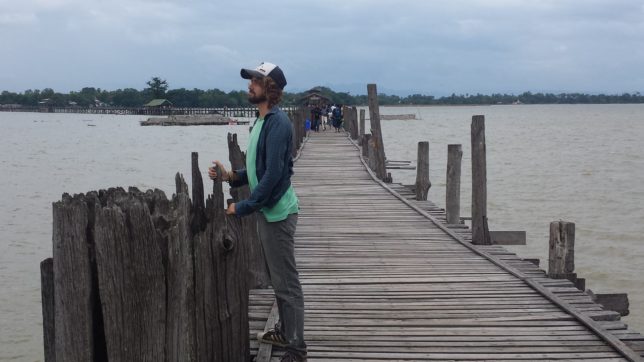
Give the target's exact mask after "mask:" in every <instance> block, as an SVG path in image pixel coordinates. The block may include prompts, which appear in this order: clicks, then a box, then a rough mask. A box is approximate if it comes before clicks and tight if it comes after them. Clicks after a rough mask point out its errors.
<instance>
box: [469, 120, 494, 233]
mask: <svg viewBox="0 0 644 362" xmlns="http://www.w3.org/2000/svg"><path fill="white" fill-rule="evenodd" d="M486 172H487V171H486V161H485V117H484V116H482V115H476V116H472V243H473V244H477V245H490V244H492V240H491V238H490V231H489V228H488V224H487V221H488V219H487V174H486Z"/></svg>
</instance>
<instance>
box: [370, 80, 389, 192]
mask: <svg viewBox="0 0 644 362" xmlns="http://www.w3.org/2000/svg"><path fill="white" fill-rule="evenodd" d="M367 93H368V95H367V97H368V101H369V118H370V121H371V140H370V141H369V142H370V144H372V145H373V147H374V150H373V161H372V160H371V157H370V162H371V163H372V164H373V165H374V167H375V168H372V169H373V171H374V172H375V173H376V176H378V178H379V179H380V180H383V181H384V180H387V169H386V167H385V146H384V142H383V140H382V131H381V128H380V106H379V104H378V91H377V89H376V85H375V84H367Z"/></svg>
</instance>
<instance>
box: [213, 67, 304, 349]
mask: <svg viewBox="0 0 644 362" xmlns="http://www.w3.org/2000/svg"><path fill="white" fill-rule="evenodd" d="M241 76H242V78H244V79H249V80H250V82H249V83H248V100H249V101H250V102H251V103H253V104H255V105H257V108H258V109H259V117H258V118H257V120H255V125H254V126H253V129H252V130H251V133H250V136H249V139H248V150H247V152H246V168H245V169H240V170H234V171H230V172H229V171H226V169H225V168H224V167H223V165H222V164H221V162H219V161H215V162H214V163H215V164H216V165H217V166H218V167H219V170H220V174H221V178H222V180H224V181H228V182H229V183H230V185H231V187H237V186H242V185H245V184H248V185H249V186H250V190H251V195H250V197H249V198H248V199H246V200H242V201H239V202H237V203H232V204H230V205H229V206H228V209H227V210H226V213H228V214H235V215H238V216H245V215H248V214H251V213H253V212H256V211H259V212H260V215H259V217H258V218H257V229H258V231H259V238H260V240H261V243H262V249H263V250H264V258H265V260H266V265H267V266H268V271H269V274H270V277H271V284H272V285H273V290H274V291H275V299H276V300H277V306H278V309H279V319H280V321H279V322H278V324H277V325H275V328H274V329H271V330H269V331H268V332H260V333H259V335H258V336H257V339H258V340H259V341H261V342H264V343H271V344H273V345H275V346H279V347H284V348H286V353H285V354H284V355H283V356H282V358H281V360H280V361H282V362H301V361H306V359H307V358H306V343H305V342H304V296H303V293H302V287H301V285H300V280H299V275H298V272H297V268H296V265H295V245H294V235H295V228H296V226H297V216H298V210H299V201H298V199H297V196H296V195H295V190H294V189H293V186H292V185H291V175H292V174H293V159H292V156H291V155H292V149H293V125H292V124H291V121H290V120H289V118H288V116H287V115H286V113H284V111H282V110H281V109H280V108H279V107H278V106H277V104H278V103H279V102H280V100H281V98H282V92H283V89H284V86H285V85H286V78H285V77H284V73H283V72H282V70H281V69H280V68H279V67H278V66H276V65H275V64H271V63H262V64H260V65H259V66H258V67H257V68H255V69H242V70H241ZM208 175H209V176H210V178H211V179H213V180H214V179H216V178H217V172H216V169H215V168H214V167H211V168H210V169H209V170H208Z"/></svg>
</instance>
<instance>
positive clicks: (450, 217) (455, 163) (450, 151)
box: [445, 145, 463, 224]
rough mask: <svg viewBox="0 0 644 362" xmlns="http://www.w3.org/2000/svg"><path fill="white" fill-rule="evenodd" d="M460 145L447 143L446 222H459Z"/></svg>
mask: <svg viewBox="0 0 644 362" xmlns="http://www.w3.org/2000/svg"><path fill="white" fill-rule="evenodd" d="M462 158H463V150H462V148H461V145H447V177H446V181H447V190H446V192H445V212H446V214H447V223H448V224H460V223H461V159H462Z"/></svg>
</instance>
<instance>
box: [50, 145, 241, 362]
mask: <svg viewBox="0 0 644 362" xmlns="http://www.w3.org/2000/svg"><path fill="white" fill-rule="evenodd" d="M192 157H193V158H192V161H193V169H192V181H193V182H192V185H193V191H192V195H193V200H191V199H190V196H189V193H188V186H187V184H186V183H185V181H184V180H183V177H182V176H180V175H179V174H177V177H176V190H177V193H176V195H174V196H173V198H172V200H168V199H167V198H166V196H165V194H164V193H163V192H162V191H159V190H154V191H152V190H148V191H147V192H145V193H143V192H141V191H139V190H137V189H136V188H130V189H129V190H128V191H127V192H126V191H125V190H124V189H122V188H114V189H109V190H101V191H99V192H89V193H87V194H78V195H74V196H73V197H72V196H70V195H68V194H65V195H63V197H62V200H61V201H59V202H56V203H54V205H53V220H54V223H53V224H54V228H53V238H52V239H53V244H54V255H53V261H51V262H48V261H45V262H43V267H42V268H43V272H42V275H43V277H42V279H43V294H47V295H50V293H53V300H54V303H53V309H54V311H53V315H54V316H55V317H54V318H53V324H54V325H53V327H52V318H51V315H52V311H51V309H52V308H51V307H50V306H49V307H48V305H49V304H47V303H49V301H51V299H52V298H51V297H45V298H43V301H44V302H45V303H44V304H43V320H44V321H45V323H43V328H44V329H45V331H44V335H45V339H44V340H45V351H52V350H53V351H55V352H54V354H55V360H56V361H107V360H111V361H125V360H136V361H247V360H248V358H249V341H248V333H249V332H248V286H247V280H248V276H247V272H246V271H247V269H248V268H247V265H246V263H247V260H248V259H249V258H248V256H247V254H248V250H247V246H246V245H244V243H242V242H241V239H242V238H241V236H240V235H241V224H240V220H239V218H237V217H235V216H228V215H225V212H224V202H223V191H222V185H221V182H220V181H216V182H214V184H213V193H212V195H211V196H209V197H208V199H207V200H206V202H205V204H204V201H203V195H204V192H203V181H202V180H201V173H200V171H199V170H198V165H197V155H196V154H193V156H192ZM49 263H51V265H52V268H51V269H52V270H51V271H49V270H48V267H47V266H48V264H49ZM52 273H53V286H52V285H50V284H49V283H48V282H47V280H50V279H51V277H50V275H51V274H52ZM52 328H53V331H52ZM52 338H53V339H54V341H53V343H52V341H51V339H52ZM47 360H48V361H49V360H53V357H48V359H47Z"/></svg>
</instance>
